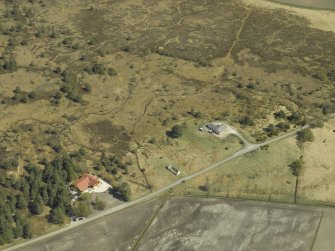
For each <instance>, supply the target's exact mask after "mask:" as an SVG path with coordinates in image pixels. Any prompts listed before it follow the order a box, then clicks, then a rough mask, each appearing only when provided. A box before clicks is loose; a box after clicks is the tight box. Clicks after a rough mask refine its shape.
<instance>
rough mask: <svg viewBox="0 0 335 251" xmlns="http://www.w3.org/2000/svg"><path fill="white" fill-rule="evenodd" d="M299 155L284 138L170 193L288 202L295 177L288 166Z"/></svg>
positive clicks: (295, 148)
mask: <svg viewBox="0 0 335 251" xmlns="http://www.w3.org/2000/svg"><path fill="white" fill-rule="evenodd" d="M299 156H300V149H299V148H298V147H297V145H296V140H295V139H294V138H289V139H285V140H283V141H279V142H276V143H274V144H272V145H270V146H269V148H268V149H267V150H261V149H258V150H256V151H255V152H251V153H248V154H246V155H244V156H241V157H239V158H238V159H235V160H232V161H231V162H228V163H226V164H225V165H224V166H222V167H218V168H216V169H214V170H212V171H210V172H208V173H207V174H205V175H203V176H200V177H197V178H195V179H194V180H192V181H188V182H186V183H185V184H184V185H182V186H180V187H176V188H175V189H174V193H176V194H184V195H199V196H223V197H233V198H249V199H261V200H269V199H270V200H279V201H286V202H292V201H293V198H294V197H293V196H294V188H295V177H294V176H293V175H292V173H291V170H290V167H289V165H290V164H291V163H292V162H293V161H295V160H296V159H298V158H299Z"/></svg>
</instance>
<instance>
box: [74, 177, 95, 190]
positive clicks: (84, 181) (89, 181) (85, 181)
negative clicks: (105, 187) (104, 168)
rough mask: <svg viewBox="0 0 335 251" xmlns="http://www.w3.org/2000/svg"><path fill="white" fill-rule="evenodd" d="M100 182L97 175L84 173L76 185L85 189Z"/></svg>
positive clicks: (80, 188)
mask: <svg viewBox="0 0 335 251" xmlns="http://www.w3.org/2000/svg"><path fill="white" fill-rule="evenodd" d="M99 183H100V181H99V179H98V177H97V176H94V175H91V174H88V173H83V174H82V175H81V176H80V178H79V179H78V180H77V181H76V183H75V186H76V187H77V188H78V189H79V190H80V191H81V192H83V191H85V190H86V189H87V188H89V187H94V186H96V185H98V184H99Z"/></svg>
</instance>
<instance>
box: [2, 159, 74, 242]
mask: <svg viewBox="0 0 335 251" xmlns="http://www.w3.org/2000/svg"><path fill="white" fill-rule="evenodd" d="M74 163H75V161H74V159H73V158H71V157H69V156H68V155H62V156H59V157H56V158H55V159H54V160H52V161H50V162H48V161H44V163H43V165H44V168H43V167H37V166H35V165H31V164H28V165H26V166H25V168H24V169H25V172H26V175H24V176H23V177H21V178H18V179H14V178H5V177H3V176H1V177H0V187H1V194H0V245H1V244H5V243H10V242H12V241H13V240H14V239H16V238H20V237H23V238H31V236H32V234H33V233H32V228H31V226H30V224H29V221H28V218H29V217H30V215H39V214H42V213H43V212H44V211H45V209H46V208H50V209H51V210H50V212H49V215H48V220H49V222H50V223H54V224H61V223H63V222H64V220H65V217H66V216H71V215H73V213H74V210H73V208H72V206H71V194H70V193H69V190H68V184H69V182H71V181H72V180H73V179H74V178H75V177H76V173H75V172H76V171H77V168H76V166H75V164H74Z"/></svg>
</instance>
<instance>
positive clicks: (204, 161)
mask: <svg viewBox="0 0 335 251" xmlns="http://www.w3.org/2000/svg"><path fill="white" fill-rule="evenodd" d="M198 129H199V125H194V124H188V125H187V127H186V129H185V130H184V133H183V136H182V137H181V138H178V139H175V140H173V139H169V142H168V144H164V145H162V146H159V147H156V146H153V145H151V146H148V147H147V148H146V149H147V151H142V152H141V156H140V163H141V166H143V167H146V172H145V174H146V176H147V178H148V180H149V183H150V184H152V186H153V188H154V189H159V188H161V187H164V186H166V185H168V184H170V183H172V182H173V181H175V180H177V179H180V178H182V177H184V176H187V175H190V174H192V173H194V172H196V171H199V170H201V169H203V168H205V167H207V166H209V165H210V164H212V163H215V162H217V161H219V160H222V159H225V158H227V157H229V156H230V155H232V154H234V153H235V152H237V151H238V150H240V149H241V148H242V147H243V145H241V144H240V143H239V138H238V137H236V136H234V135H230V136H228V137H226V138H224V139H222V138H217V137H213V136H212V135H211V134H210V133H208V132H204V131H202V132H201V131H199V130H198ZM153 148H155V149H153ZM169 164H171V165H173V166H175V167H176V168H178V169H179V170H180V171H181V174H180V175H178V176H175V175H173V174H172V173H171V172H169V171H168V170H167V169H166V166H168V165H169Z"/></svg>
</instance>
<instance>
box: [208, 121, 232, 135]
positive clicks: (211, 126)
mask: <svg viewBox="0 0 335 251" xmlns="http://www.w3.org/2000/svg"><path fill="white" fill-rule="evenodd" d="M206 127H207V129H208V130H209V131H212V132H214V133H216V134H219V135H220V134H222V133H223V132H225V131H226V130H227V129H228V127H227V126H226V125H225V124H218V125H216V124H213V123H209V124H207V125H206Z"/></svg>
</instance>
